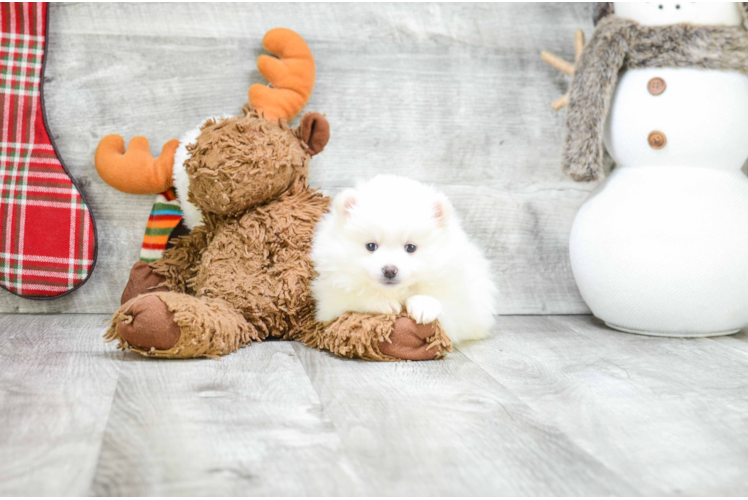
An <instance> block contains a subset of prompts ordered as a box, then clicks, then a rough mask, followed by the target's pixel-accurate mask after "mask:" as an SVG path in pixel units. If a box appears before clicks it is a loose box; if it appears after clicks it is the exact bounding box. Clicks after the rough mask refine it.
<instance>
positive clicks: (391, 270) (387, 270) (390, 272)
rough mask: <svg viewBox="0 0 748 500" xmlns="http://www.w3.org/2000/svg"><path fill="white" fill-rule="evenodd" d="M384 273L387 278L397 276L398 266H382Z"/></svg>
mask: <svg viewBox="0 0 748 500" xmlns="http://www.w3.org/2000/svg"><path fill="white" fill-rule="evenodd" d="M382 274H384V277H385V278H387V279H388V280H391V279H393V278H394V277H395V276H397V268H396V267H395V266H384V267H383V268H382Z"/></svg>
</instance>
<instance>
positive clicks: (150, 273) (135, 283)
mask: <svg viewBox="0 0 748 500" xmlns="http://www.w3.org/2000/svg"><path fill="white" fill-rule="evenodd" d="M164 281H166V278H164V277H163V276H161V275H159V274H157V273H156V272H155V271H154V270H153V268H151V267H150V266H149V265H148V264H146V263H145V262H143V261H142V260H139V261H138V262H136V263H135V265H134V266H132V269H131V270H130V279H129V280H128V281H127V286H126V287H125V291H124V292H122V297H121V298H120V305H122V304H124V303H125V302H128V301H129V300H131V299H134V298H135V297H137V296H138V295H141V294H144V293H150V292H165V291H167V290H168V287H167V286H165V285H163V283H164Z"/></svg>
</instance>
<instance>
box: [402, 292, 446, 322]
mask: <svg viewBox="0 0 748 500" xmlns="http://www.w3.org/2000/svg"><path fill="white" fill-rule="evenodd" d="M407 306H408V316H410V317H411V318H413V320H415V322H416V323H419V324H424V325H425V324H427V323H431V322H433V321H434V320H436V318H438V317H439V315H440V314H441V313H442V305H441V303H440V302H439V301H438V300H436V299H435V298H434V297H429V296H428V295H414V296H412V297H411V298H409V299H408V304H407Z"/></svg>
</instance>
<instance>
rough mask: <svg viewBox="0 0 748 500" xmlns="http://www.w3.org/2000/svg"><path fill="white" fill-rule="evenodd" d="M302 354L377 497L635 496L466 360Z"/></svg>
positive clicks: (362, 475) (330, 414) (454, 356)
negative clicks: (402, 360) (354, 358)
mask: <svg viewBox="0 0 748 500" xmlns="http://www.w3.org/2000/svg"><path fill="white" fill-rule="evenodd" d="M294 349H295V350H296V353H297V354H298V355H299V358H300V359H301V362H302V363H303V365H304V367H305V368H306V370H307V373H308V374H309V377H310V379H311V381H312V384H313V385H314V387H315V389H316V390H317V392H318V393H319V396H320V399H321V401H322V404H323V406H324V408H325V413H326V415H328V417H329V418H330V420H332V422H333V424H334V425H335V428H336V429H337V430H338V433H339V434H340V437H341V440H342V441H343V446H344V449H345V450H346V451H347V452H348V453H349V454H350V455H351V456H352V457H353V459H354V460H355V467H356V470H357V471H359V476H360V478H361V479H362V480H363V481H364V483H365V488H366V491H368V492H369V493H370V494H375V495H395V496H421V495H429V496H432V495H448V496H453V495H454V496H461V495H471V496H472V495H480V496H518V495H533V496H534V495H565V496H568V495H571V496H583V495H593V496H602V495H633V494H636V493H637V491H636V489H635V488H634V487H633V486H631V484H629V483H628V482H627V480H625V479H623V478H621V477H619V476H616V475H615V474H614V473H612V472H611V471H610V470H608V469H607V468H606V467H605V466H604V465H602V464H601V463H599V462H598V461H597V460H596V459H595V458H594V457H593V456H591V455H589V454H587V453H586V452H584V451H583V450H582V449H581V448H580V447H579V446H577V445H576V444H574V443H572V442H571V441H570V440H569V439H568V438H567V437H566V436H565V435H563V434H562V433H560V432H558V430H557V429H556V428H555V427H554V426H553V425H548V424H547V419H546V418H545V417H544V416H543V415H541V414H538V413H536V412H535V411H533V410H532V409H531V408H529V407H528V406H527V405H526V404H525V403H523V402H521V401H520V400H519V399H518V398H517V397H516V396H515V395H514V394H512V393H511V392H510V391H508V390H507V389H506V388H505V387H503V386H502V385H501V384H499V383H496V381H495V380H494V379H492V378H491V377H490V376H489V375H488V374H487V373H486V372H485V371H483V370H482V369H481V367H480V366H478V365H476V364H475V363H473V362H472V361H470V360H469V359H468V358H466V357H465V356H464V355H462V354H461V353H459V352H454V353H452V354H451V355H449V356H448V359H446V360H443V361H435V362H429V363H423V362H422V363H398V364H384V363H367V362H357V361H353V362H352V361H348V360H342V359H339V358H335V357H334V356H332V355H330V354H328V353H322V352H315V351H314V350H311V349H309V348H307V347H305V346H303V345H301V344H294ZM396 464H397V465H396Z"/></svg>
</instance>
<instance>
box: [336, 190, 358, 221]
mask: <svg viewBox="0 0 748 500" xmlns="http://www.w3.org/2000/svg"><path fill="white" fill-rule="evenodd" d="M333 204H334V205H335V211H336V212H337V213H338V216H339V217H340V218H341V219H345V218H346V217H348V216H349V215H350V214H351V209H352V208H353V207H355V206H356V192H355V191H354V190H353V189H345V190H343V191H342V192H341V193H340V194H339V195H337V196H336V197H335V201H333Z"/></svg>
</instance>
